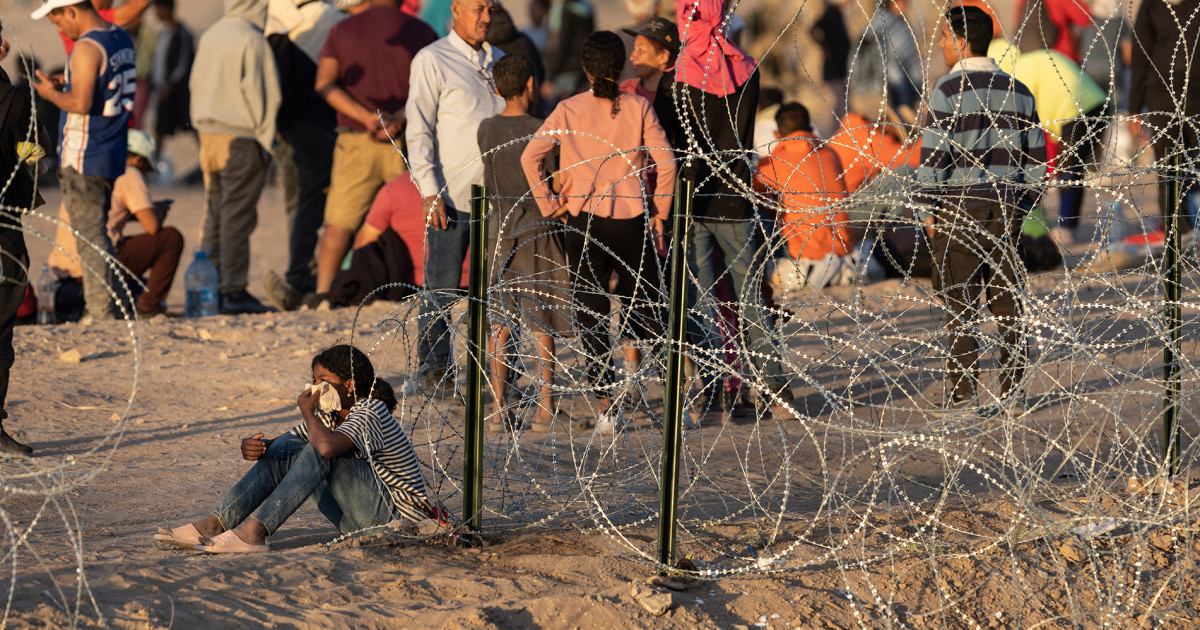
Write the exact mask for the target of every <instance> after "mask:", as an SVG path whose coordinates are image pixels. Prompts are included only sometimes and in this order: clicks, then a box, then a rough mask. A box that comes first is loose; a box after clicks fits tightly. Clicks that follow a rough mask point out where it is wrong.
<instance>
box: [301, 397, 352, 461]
mask: <svg viewBox="0 0 1200 630" xmlns="http://www.w3.org/2000/svg"><path fill="white" fill-rule="evenodd" d="M314 391H319V390H307V389H306V390H304V391H303V392H300V397H299V398H297V399H296V406H297V407H299V408H300V414H301V415H303V416H304V428H305V429H307V431H308V443H309V444H312V445H313V448H315V449H317V453H320V455H321V457H324V458H325V459H333V458H334V457H337V456H338V455H341V454H342V453H345V452H348V451H350V450H351V449H353V448H354V441H353V440H351V439H350V437H349V436H347V435H346V434H345V433H339V432H337V431H334V430H332V429H330V428H329V427H327V426H325V425H324V424H323V423H322V422H321V420H320V419H318V418H317V403H318V401H319V398H320V397H319V396H314V395H313V392H314Z"/></svg>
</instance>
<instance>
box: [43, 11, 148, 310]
mask: <svg viewBox="0 0 1200 630" xmlns="http://www.w3.org/2000/svg"><path fill="white" fill-rule="evenodd" d="M46 16H49V17H50V21H51V22H53V23H54V26H55V27H57V28H58V32H59V33H61V34H62V35H63V36H65V37H67V38H70V39H71V40H72V41H74V42H75V48H74V49H73V50H72V52H71V56H70V57H69V58H68V60H67V74H66V77H65V80H64V81H63V82H62V83H59V82H58V81H57V77H55V78H54V79H51V78H50V77H48V76H46V75H45V74H42V72H41V71H36V73H35V81H36V84H35V86H34V87H35V88H36V89H37V93H38V95H39V96H41V97H42V98H44V99H46V100H47V101H50V102H51V103H53V104H54V105H55V106H56V107H58V108H59V109H60V110H62V114H60V116H59V147H58V155H59V164H60V167H59V169H58V179H59V182H60V185H61V187H62V195H63V204H64V205H66V207H67V214H68V215H69V216H70V217H71V225H73V226H75V229H76V230H78V231H79V234H80V235H81V236H83V237H84V238H85V239H87V241H88V242H87V243H85V244H84V246H83V247H82V248H81V249H82V251H81V252H80V255H79V260H80V263H81V264H82V265H83V267H84V270H85V271H89V272H91V274H92V275H90V276H88V275H87V274H85V276H84V280H83V295H84V300H85V301H86V302H87V316H88V317H90V318H91V320H92V321H103V320H109V319H113V300H112V296H111V295H110V294H109V287H110V286H112V280H113V273H112V269H111V268H110V267H109V264H108V263H109V259H110V258H111V257H112V255H113V253H114V252H113V244H112V241H110V240H109V238H108V233H107V232H106V230H105V222H106V220H107V219H108V210H109V204H110V203H111V197H112V189H113V181H115V180H116V178H117V177H119V176H120V175H121V174H122V173H124V172H125V145H126V132H127V130H128V128H129V117H130V115H131V114H132V112H133V97H134V92H135V89H136V83H137V79H136V73H137V70H136V69H135V68H134V59H135V53H134V50H133V40H131V39H130V38H129V35H128V34H127V33H126V32H125V31H123V30H121V29H120V28H118V27H116V26H113V25H112V24H109V23H108V22H105V21H104V20H103V19H101V18H100V15H99V14H97V13H96V9H95V8H93V7H92V3H91V2H87V1H84V2H78V1H73V0H47V2H46V3H45V4H43V5H42V6H41V8H39V9H38V10H37V11H34V12H33V18H34V19H35V20H37V19H41V18H43V17H46Z"/></svg>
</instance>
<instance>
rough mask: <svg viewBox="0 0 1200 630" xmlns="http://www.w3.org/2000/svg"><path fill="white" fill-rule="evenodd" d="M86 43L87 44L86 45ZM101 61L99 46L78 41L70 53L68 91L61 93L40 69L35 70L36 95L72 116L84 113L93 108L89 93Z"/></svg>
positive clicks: (93, 90) (92, 89)
mask: <svg viewBox="0 0 1200 630" xmlns="http://www.w3.org/2000/svg"><path fill="white" fill-rule="evenodd" d="M85 42H86V43H85ZM103 61H104V58H103V53H102V51H101V50H100V46H99V45H97V44H95V43H94V42H88V41H87V40H85V41H84V42H79V44H78V45H76V46H75V50H74V52H72V53H71V91H70V92H61V91H59V88H58V87H56V86H55V83H54V80H53V79H52V78H51V77H50V76H48V75H46V74H45V73H43V72H42V71H41V70H35V71H34V85H33V87H34V89H36V90H37V93H38V96H41V97H42V98H44V99H46V100H47V101H50V102H51V103H53V104H54V106H55V107H57V108H59V109H61V110H63V111H64V112H68V113H71V114H86V113H88V111H90V110H91V109H92V93H93V92H95V88H96V79H98V78H99V77H100V64H101V63H102V62H103Z"/></svg>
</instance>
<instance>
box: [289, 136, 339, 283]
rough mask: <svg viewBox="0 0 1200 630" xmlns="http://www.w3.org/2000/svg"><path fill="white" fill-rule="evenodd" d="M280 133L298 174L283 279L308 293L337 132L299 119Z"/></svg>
mask: <svg viewBox="0 0 1200 630" xmlns="http://www.w3.org/2000/svg"><path fill="white" fill-rule="evenodd" d="M282 135H283V137H284V138H287V140H288V142H290V143H291V144H292V146H293V147H294V148H295V149H296V151H295V153H294V156H293V159H294V160H295V161H296V171H297V173H298V175H299V177H300V186H299V190H300V203H299V205H298V206H297V208H296V216H295V217H294V218H293V219H292V221H291V232H290V233H289V236H288V267H287V272H286V273H285V274H284V279H285V280H287V283H288V285H289V286H291V287H292V288H293V289H296V290H297V291H300V292H301V293H310V292H312V291H313V290H314V289H315V288H316V280H315V279H314V278H313V274H312V269H311V267H310V265H311V263H312V261H313V255H314V252H315V250H316V248H317V242H318V240H319V238H320V237H319V233H320V231H321V223H322V222H323V221H324V219H325V190H326V189H328V188H329V174H330V172H331V171H332V169H333V147H334V144H335V143H336V142H337V134H335V133H333V132H332V131H329V130H326V129H322V128H320V127H317V126H316V125H313V124H310V123H306V122H298V123H296V124H295V125H294V126H293V127H292V128H290V129H288V131H286V132H284V133H283V134H282Z"/></svg>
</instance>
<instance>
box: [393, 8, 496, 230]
mask: <svg viewBox="0 0 1200 630" xmlns="http://www.w3.org/2000/svg"><path fill="white" fill-rule="evenodd" d="M502 56H504V53H503V52H502V51H500V50H499V49H496V48H492V46H491V45H489V44H487V43H486V42H485V43H484V44H483V47H482V48H481V49H480V50H475V49H473V48H471V46H470V45H469V44H467V42H466V41H464V40H463V38H461V37H459V36H458V33H455V32H454V31H450V34H449V35H447V36H445V37H443V38H441V39H439V40H437V41H436V42H434V43H432V44H430V45H428V46H426V47H425V48H422V49H421V50H420V52H418V53H417V55H416V56H415V57H414V58H413V62H412V70H411V73H410V75H409V88H408V89H409V92H408V104H407V105H406V106H405V108H404V115H405V117H406V118H407V119H408V126H407V127H406V128H405V131H404V135H405V139H406V140H407V142H408V161H409V170H410V171H411V172H412V177H413V181H414V182H416V184H417V188H419V189H420V190H421V195H422V196H423V197H429V196H432V195H439V194H440V195H442V196H443V198H447V197H448V198H447V199H446V205H448V206H453V207H454V208H455V209H457V210H459V211H461V212H468V211H470V209H471V186H472V185H473V184H482V183H483V161H482V160H480V159H479V157H480V151H479V143H478V141H477V140H476V132H477V130H478V129H479V123H480V122H482V121H483V120H484V119H487V118H491V117H492V116H495V115H496V114H499V113H500V111H501V110H503V109H504V100H503V99H501V98H500V96H499V95H497V94H496V91H495V89H494V88H493V87H492V64H493V63H494V62H495V61H496V60H497V59H499V58H500V57H502Z"/></svg>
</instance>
